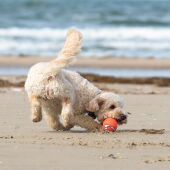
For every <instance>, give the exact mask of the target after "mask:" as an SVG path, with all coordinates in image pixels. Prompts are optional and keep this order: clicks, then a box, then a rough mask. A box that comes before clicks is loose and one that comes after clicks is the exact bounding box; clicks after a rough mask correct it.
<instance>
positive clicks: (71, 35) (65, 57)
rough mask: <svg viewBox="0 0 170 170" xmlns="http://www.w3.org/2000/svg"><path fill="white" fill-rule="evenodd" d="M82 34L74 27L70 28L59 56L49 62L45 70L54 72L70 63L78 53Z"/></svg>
mask: <svg viewBox="0 0 170 170" xmlns="http://www.w3.org/2000/svg"><path fill="white" fill-rule="evenodd" d="M81 39H82V34H81V33H80V32H78V31H77V30H75V29H70V30H69V31H68V32H67V35H66V41H65V44H64V47H63V49H62V50H61V51H60V53H59V56H58V57H57V58H56V59H55V60H53V61H51V62H50V63H49V66H48V68H47V70H48V71H47V72H48V73H49V72H51V73H52V74H56V73H57V72H58V71H59V70H61V69H62V68H64V67H66V66H67V65H68V64H70V63H71V62H72V61H73V60H74V59H75V57H76V56H77V55H78V54H79V53H80V49H81Z"/></svg>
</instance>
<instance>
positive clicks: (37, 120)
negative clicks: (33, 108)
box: [31, 115, 42, 122]
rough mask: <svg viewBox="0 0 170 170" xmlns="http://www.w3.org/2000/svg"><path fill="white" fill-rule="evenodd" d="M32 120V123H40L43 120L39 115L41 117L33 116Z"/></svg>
mask: <svg viewBox="0 0 170 170" xmlns="http://www.w3.org/2000/svg"><path fill="white" fill-rule="evenodd" d="M31 120H32V122H40V121H41V120H42V115H39V116H35V115H33V116H32V117H31Z"/></svg>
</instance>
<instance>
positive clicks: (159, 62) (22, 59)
mask: <svg viewBox="0 0 170 170" xmlns="http://www.w3.org/2000/svg"><path fill="white" fill-rule="evenodd" d="M54 58H55V57H39V56H22V55H21V56H0V66H31V65H33V64H35V63H37V62H44V61H50V60H52V59H54ZM72 66H76V67H106V68H108V67H110V68H138V69H139V68H149V69H170V59H153V58H149V59H148V58H123V57H122V58H116V57H106V58H95V57H91V58H81V57H77V59H76V61H75V62H74V63H73V64H72Z"/></svg>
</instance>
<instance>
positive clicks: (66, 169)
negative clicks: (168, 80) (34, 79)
mask: <svg viewBox="0 0 170 170" xmlns="http://www.w3.org/2000/svg"><path fill="white" fill-rule="evenodd" d="M105 85H106V84H105ZM109 86H110V88H112V89H114V88H115V86H116V85H115V86H112V85H109ZM111 86H112V87H111ZM117 86H118V84H117ZM130 86H131V85H128V88H130ZM126 87H127V85H121V88H122V89H126ZM132 87H133V85H132ZM132 87H131V88H132ZM141 87H143V85H142V86H141ZM159 88H160V89H163V91H164V92H166V91H169V89H168V90H167V89H166V88H162V87H159ZM119 89H120V88H119ZM132 89H133V88H132ZM144 89H145V88H141V89H140V92H141V93H140V94H138V95H136V94H134V93H131V92H130V91H129V93H128V94H125V93H124V92H122V95H123V97H124V98H125V101H126V102H125V104H126V109H127V110H128V111H129V112H132V114H131V115H130V116H129V121H128V124H127V125H123V126H119V127H118V130H117V131H116V132H115V133H93V132H87V131H86V130H84V129H81V128H79V127H75V128H74V129H72V130H71V131H68V132H55V131H53V130H51V129H50V128H49V127H48V125H47V124H46V122H45V120H43V121H42V122H40V123H32V122H31V121H30V108H29V103H28V100H27V96H26V94H25V92H24V90H23V88H16V87H10V88H0V108H1V109H0V116H1V118H0V129H1V130H0V169H1V170H23V169H24V170H30V169H36V170H45V169H48V170H54V169H57V170H70V169H75V170H76V169H77V170H87V169H89V170H95V169H96V170H103V169H108V170H109V169H110V170H111V169H127V167H128V169H132V170H133V169H134V170H136V169H138V170H142V169H150V170H157V169H166V170H169V168H170V126H169V123H170V116H169V110H170V105H169V99H170V94H168V93H160V94H148V93H143V90H144ZM151 89H152V88H151ZM138 90H139V89H138ZM163 129H165V130H163Z"/></svg>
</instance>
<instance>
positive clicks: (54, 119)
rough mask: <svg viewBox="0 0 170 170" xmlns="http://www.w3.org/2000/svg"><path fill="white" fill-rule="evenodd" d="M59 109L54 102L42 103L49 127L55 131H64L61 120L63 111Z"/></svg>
mask: <svg viewBox="0 0 170 170" xmlns="http://www.w3.org/2000/svg"><path fill="white" fill-rule="evenodd" d="M57 107H58V106H57V105H55V104H54V103H53V104H52V101H44V102H43V103H42V109H43V113H44V116H45V118H46V120H47V123H48V125H49V126H50V127H51V128H52V129H54V130H64V127H63V125H62V124H61V123H60V120H59V113H60V111H61V110H60V109H58V108H57Z"/></svg>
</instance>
